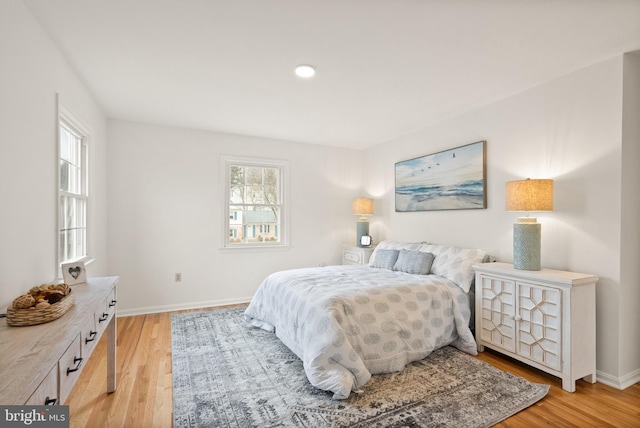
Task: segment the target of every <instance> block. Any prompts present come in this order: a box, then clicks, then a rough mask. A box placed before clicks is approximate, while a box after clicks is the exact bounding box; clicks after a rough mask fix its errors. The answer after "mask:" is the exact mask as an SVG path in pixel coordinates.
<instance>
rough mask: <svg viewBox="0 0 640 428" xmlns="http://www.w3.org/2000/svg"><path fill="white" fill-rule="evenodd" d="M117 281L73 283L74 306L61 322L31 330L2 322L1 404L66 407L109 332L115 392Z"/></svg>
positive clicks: (110, 375)
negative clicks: (87, 366)
mask: <svg viewBox="0 0 640 428" xmlns="http://www.w3.org/2000/svg"><path fill="white" fill-rule="evenodd" d="M117 283H118V277H116V276H114V277H105V278H90V279H89V280H88V282H87V283H83V284H78V285H72V286H71V289H72V295H73V296H74V297H75V305H73V306H72V307H71V308H70V309H69V310H68V311H67V312H66V313H65V314H64V315H62V316H61V317H60V318H58V319H56V320H54V321H51V322H48V323H45V324H39V325H33V326H28V327H10V326H8V325H7V322H6V320H4V319H3V320H2V321H0V355H2V358H1V359H0V404H3V405H11V404H18V405H22V404H33V405H44V404H46V405H54V404H64V402H65V400H66V399H67V397H68V395H69V393H70V392H71V389H72V388H73V385H74V384H75V382H76V380H77V379H78V377H79V375H80V372H81V371H82V368H83V367H84V365H85V362H86V361H87V359H88V358H89V357H90V356H91V353H92V351H93V349H94V347H95V345H96V343H98V340H100V337H101V336H102V334H103V333H105V332H106V334H107V339H108V341H107V391H106V392H113V391H115V389H116V285H117Z"/></svg>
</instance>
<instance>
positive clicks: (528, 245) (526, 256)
mask: <svg viewBox="0 0 640 428" xmlns="http://www.w3.org/2000/svg"><path fill="white" fill-rule="evenodd" d="M540 230H541V225H540V223H538V222H536V219H535V217H520V218H518V222H517V223H515V224H514V225H513V267H514V268H515V269H520V270H540V269H541V266H540V246H541V245H540Z"/></svg>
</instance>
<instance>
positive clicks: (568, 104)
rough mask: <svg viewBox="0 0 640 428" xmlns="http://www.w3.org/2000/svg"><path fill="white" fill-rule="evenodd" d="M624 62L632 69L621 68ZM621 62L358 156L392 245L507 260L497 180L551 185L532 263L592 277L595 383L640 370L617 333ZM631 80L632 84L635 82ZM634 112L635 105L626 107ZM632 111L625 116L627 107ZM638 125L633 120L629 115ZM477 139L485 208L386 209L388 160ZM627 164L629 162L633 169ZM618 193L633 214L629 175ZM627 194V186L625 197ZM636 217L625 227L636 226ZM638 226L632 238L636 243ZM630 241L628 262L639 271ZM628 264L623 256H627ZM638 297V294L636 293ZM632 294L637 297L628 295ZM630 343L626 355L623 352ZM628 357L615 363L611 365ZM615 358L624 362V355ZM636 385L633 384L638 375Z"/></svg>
mask: <svg viewBox="0 0 640 428" xmlns="http://www.w3.org/2000/svg"><path fill="white" fill-rule="evenodd" d="M630 67H631V66H630ZM622 76H623V61H622V56H620V57H617V58H614V59H611V60H608V61H605V62H602V63H599V64H596V65H593V66H591V67H588V68H585V69H582V70H579V71H576V72H574V73H572V74H570V75H567V76H564V77H561V78H558V79H556V80H554V81H551V82H548V83H546V84H544V85H541V86H539V87H536V88H532V89H530V90H528V91H525V92H523V93H520V94H517V95H515V96H512V97H509V98H507V99H504V100H502V101H499V102H496V103H494V104H491V105H488V106H486V107H483V108H480V109H478V110H475V111H472V112H470V113H468V114H465V115H462V116H459V117H456V118H453V119H450V120H447V121H445V122H442V123H440V124H438V125H435V126H431V127H429V128H427V129H425V130H423V131H420V132H416V133H414V134H411V135H409V136H406V137H404V138H401V139H398V140H397V141H392V142H389V143H386V144H382V145H379V146H377V147H375V148H373V149H371V150H369V151H368V152H367V153H366V161H365V165H366V169H365V171H367V172H368V176H369V178H368V180H367V190H368V191H370V192H371V193H373V194H377V195H379V199H380V201H379V202H380V203H379V205H383V206H384V217H382V218H380V217H377V221H378V222H377V223H375V222H374V224H372V229H373V230H374V233H376V230H377V233H379V234H381V235H384V236H386V237H387V238H391V239H399V240H412V239H413V240H427V241H430V242H435V243H440V244H448V245H458V246H464V247H479V248H484V249H486V250H488V251H489V253H491V254H493V255H495V256H496V257H497V258H498V260H499V261H505V262H510V261H512V260H513V256H512V224H513V222H514V221H515V220H516V218H517V217H518V215H519V214H518V213H511V212H506V211H505V209H504V205H505V195H504V194H505V192H504V188H505V182H507V181H511V180H516V179H523V178H527V177H530V178H552V179H554V180H555V210H554V211H553V212H545V213H537V215H536V216H537V217H538V221H539V222H540V223H542V264H543V266H544V267H547V268H554V269H563V270H572V271H576V272H585V273H591V274H595V275H598V276H599V277H600V281H599V283H598V287H597V369H598V371H599V377H600V376H601V375H602V376H603V377H605V378H606V377H609V379H608V380H609V381H610V383H614V384H615V383H616V382H618V381H619V380H620V379H621V375H623V374H624V373H623V372H622V370H624V371H626V372H627V373H628V372H629V371H630V370H632V369H637V368H638V367H640V363H639V362H638V360H637V355H636V354H637V352H638V351H637V350H638V349H639V348H640V341H638V339H637V334H636V335H635V339H633V340H632V341H631V342H629V343H628V344H625V345H622V343H621V342H623V341H625V340H628V338H627V337H622V335H621V333H622V332H623V331H625V332H628V330H630V329H635V330H637V325H638V324H637V315H633V317H631V316H630V315H629V314H628V312H633V311H636V312H637V307H638V302H637V299H636V303H635V304H633V306H631V304H629V308H628V310H627V311H626V312H627V316H628V317H631V318H630V320H636V322H635V323H634V324H629V325H630V326H631V325H632V326H633V327H629V328H625V329H622V328H621V324H624V323H626V322H627V320H626V319H621V318H620V316H624V315H623V314H622V313H621V311H620V309H621V305H622V303H621V302H622V301H624V299H625V297H624V295H622V291H624V289H625V288H629V287H634V289H635V290H637V288H638V285H637V278H638V275H637V268H636V269H635V271H634V274H633V275H634V276H632V277H631V278H628V279H629V280H631V279H632V278H635V279H636V280H635V281H633V280H632V281H631V282H628V283H626V284H624V285H623V283H622V282H621V235H622V234H623V233H626V231H623V230H622V226H621V215H622V214H621V212H622V211H621V201H622V200H623V199H622V197H621V195H622V172H621V169H622V167H623V164H622V142H621V141H622V128H621V125H622V88H623V82H622ZM636 82H637V80H636ZM636 112H637V110H636ZM630 113H631V111H630ZM633 120H634V121H635V122H634V123H636V124H637V113H636V116H635V117H634V119H633ZM633 132H635V134H634V135H635V138H636V140H635V141H636V143H634V144H636V145H635V146H632V145H631V144H630V145H629V147H628V149H630V150H629V151H630V152H631V153H633V156H634V157H635V160H633V161H631V160H629V165H625V168H626V169H635V170H636V171H637V167H638V160H637V153H638V152H637V150H638V146H637V128H636V130H635V131H633ZM479 140H487V187H488V208H487V209H486V210H466V211H432V212H418V213H396V212H394V199H393V196H394V192H393V185H394V163H395V162H397V161H401V160H405V159H410V158H413V157H416V156H421V155H426V154H429V153H433V152H436V151H440V150H444V149H449V148H452V147H456V146H458V145H463V144H468V143H472V142H475V141H479ZM632 165H633V166H632ZM630 177H633V179H635V181H631V182H629V189H628V190H626V193H627V196H628V197H629V198H632V199H630V200H632V201H634V202H626V203H625V205H630V206H633V207H634V209H635V211H631V212H635V213H637V206H638V194H637V185H638V181H637V172H635V173H634V175H632V176H630ZM631 189H633V190H631ZM637 221H638V217H637V214H636V215H635V216H632V217H630V218H629V220H628V222H627V223H629V224H634V225H635V223H637ZM637 230H638V228H637V226H635V228H634V231H635V233H636V236H637ZM637 242H638V241H637V238H636V240H635V241H633V240H632V239H631V240H629V244H630V245H629V246H630V247H631V246H632V247H633V249H632V250H633V251H634V253H631V255H630V259H629V263H634V264H635V266H637V264H638V258H639V256H640V251H638V248H637V245H638V244H637ZM631 259H632V260H633V261H632V260H631ZM635 293H637V291H636V292H635ZM634 295H635V296H637V294H634ZM631 348H633V349H634V351H630V349H631ZM629 352H633V355H634V356H633V358H630V360H633V361H628V363H625V367H624V368H623V367H621V361H625V360H626V359H627V357H626V354H627V353H629ZM623 353H625V356H624V357H623V356H622V354H623ZM636 380H638V379H636Z"/></svg>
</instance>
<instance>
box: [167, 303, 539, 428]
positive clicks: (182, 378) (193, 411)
mask: <svg viewBox="0 0 640 428" xmlns="http://www.w3.org/2000/svg"><path fill="white" fill-rule="evenodd" d="M244 310H245V307H237V308H231V309H220V310H213V311H203V312H193V313H184V314H176V315H173V316H172V319H171V333H172V352H173V411H174V427H177V428H182V427H243V428H244V427H275V426H278V427H314V428H315V427H385V428H387V427H445V426H451V427H487V426H491V425H493V424H495V423H497V422H499V421H501V420H503V419H506V418H508V417H509V416H511V415H513V414H515V413H517V412H519V411H520V410H522V409H524V408H526V407H528V406H530V405H531V404H533V403H535V402H536V401H538V400H540V399H541V398H542V397H544V396H545V395H546V394H547V392H548V391H549V386H548V385H539V384H531V383H529V382H527V381H526V380H524V379H522V378H518V377H515V376H512V375H510V374H508V373H505V372H503V371H500V370H498V369H496V368H494V367H493V366H491V365H489V364H487V363H485V362H483V361H480V360H477V359H475V358H473V357H470V356H469V355H467V354H465V353H463V352H460V351H458V350H457V349H454V348H451V347H445V348H442V349H439V350H437V351H435V352H433V353H432V354H431V355H429V356H428V357H427V358H425V359H424V360H422V361H419V362H415V363H412V364H410V365H408V366H407V367H406V368H405V370H403V371H402V372H400V373H391V374H383V375H375V376H373V378H372V379H371V380H370V381H369V383H367V384H366V385H365V387H364V391H363V393H361V394H351V396H350V397H349V398H348V399H347V400H332V399H331V397H332V395H333V394H332V393H328V392H325V391H321V390H319V389H317V388H314V387H313V386H311V385H310V384H309V382H308V380H307V378H306V376H305V374H304V369H303V368H302V361H300V359H299V358H298V357H296V356H295V354H293V353H292V352H291V351H289V349H288V348H287V347H286V346H285V345H283V344H282V342H280V340H279V339H278V338H277V337H276V336H275V334H273V333H268V332H266V331H263V330H260V329H256V328H251V327H248V326H246V325H245V323H244V321H243V318H242V314H243V313H244Z"/></svg>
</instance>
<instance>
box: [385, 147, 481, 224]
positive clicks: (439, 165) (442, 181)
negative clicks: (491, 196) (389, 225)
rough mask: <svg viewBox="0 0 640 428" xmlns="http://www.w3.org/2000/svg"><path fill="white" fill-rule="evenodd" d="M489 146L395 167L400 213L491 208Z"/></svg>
mask: <svg viewBox="0 0 640 428" xmlns="http://www.w3.org/2000/svg"><path fill="white" fill-rule="evenodd" d="M486 151H487V142H486V141H484V140H482V141H478V142H475V143H471V144H467V145H464V146H459V147H455V148H453V149H448V150H444V151H441V152H437V153H432V154H429V155H425V156H421V157H417V158H413V159H409V160H406V161H402V162H397V163H396V164H395V206H396V212H413V211H438V210H466V209H485V208H487V176H486V174H487V173H486Z"/></svg>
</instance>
